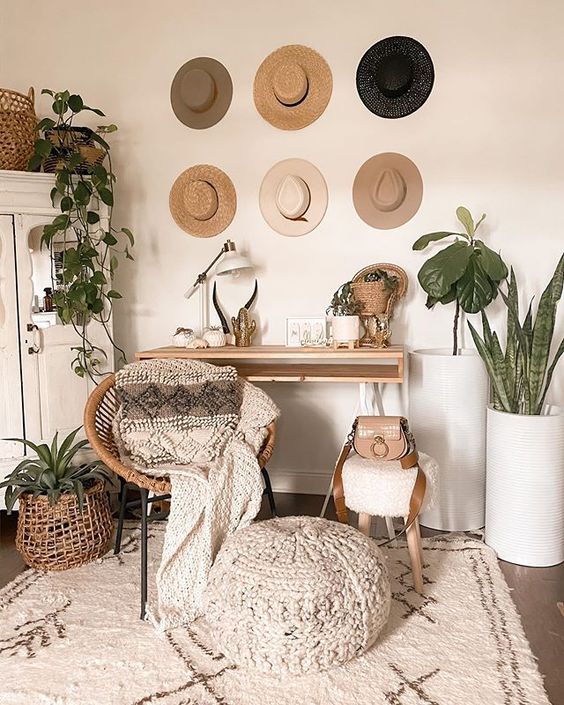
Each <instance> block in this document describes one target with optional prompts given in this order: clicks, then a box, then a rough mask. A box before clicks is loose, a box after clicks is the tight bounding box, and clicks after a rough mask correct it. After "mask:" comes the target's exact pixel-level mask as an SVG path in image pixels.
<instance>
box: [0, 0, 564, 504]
mask: <svg viewBox="0 0 564 705" xmlns="http://www.w3.org/2000/svg"><path fill="white" fill-rule="evenodd" d="M0 13H1V14H0V52H1V53H0V75H1V77H2V78H1V81H0V83H1V84H2V85H6V86H9V87H11V88H15V89H18V90H27V88H28V86H29V85H34V86H35V87H36V88H38V89H39V88H41V87H50V88H54V89H64V88H68V89H69V90H71V91H76V92H79V93H81V94H82V95H83V97H84V98H85V99H86V100H87V102H88V103H90V104H91V105H94V106H98V107H100V108H102V109H103V110H104V111H105V112H106V113H107V115H108V119H109V120H110V121H112V122H116V123H117V124H118V125H119V126H120V131H119V132H118V133H117V135H115V137H114V138H113V145H114V148H113V153H114V155H115V169H116V171H117V173H118V175H119V193H118V202H119V207H118V212H117V219H118V220H119V221H120V222H121V224H123V225H127V226H129V227H131V229H132V230H134V232H135V234H136V238H137V246H136V248H135V250H136V252H135V256H136V262H135V263H127V264H126V265H124V266H123V268H122V269H121V270H120V273H119V281H118V282H117V284H118V288H120V290H121V291H122V292H123V293H124V296H125V298H124V300H123V302H122V303H120V305H119V308H118V309H117V313H116V329H117V333H118V337H119V339H120V340H121V341H123V342H124V343H125V345H126V348H127V350H128V352H129V353H133V352H134V351H135V350H138V349H142V348H147V347H152V346H158V345H162V344H166V343H167V342H168V340H169V337H170V334H171V332H172V331H173V330H174V329H175V327H176V326H178V325H193V324H195V323H196V321H197V300H196V299H194V300H193V301H191V302H187V301H186V300H184V299H183V293H184V291H185V290H186V288H187V287H188V285H189V284H191V283H192V280H193V279H194V277H195V275H196V273H197V272H199V271H201V269H203V268H204V266H205V265H206V264H207V262H208V261H209V260H210V259H211V258H212V256H213V255H214V254H215V253H216V252H217V251H218V250H219V248H220V246H221V244H222V242H223V241H224V236H223V235H221V236H219V237H216V238H213V239H210V240H199V239H196V238H192V237H190V236H188V235H186V234H185V233H183V232H182V231H181V230H179V229H178V228H177V227H176V225H175V224H174V222H173V221H172V219H171V216H170V214H169V211H168V193H169V189H170V187H171V185H172V182H173V181H174V179H175V177H176V176H177V174H178V173H180V172H181V171H182V170H183V169H185V168H186V167H187V166H190V165H192V164H196V163H201V162H208V163H212V164H215V165H217V166H219V167H220V168H222V169H224V170H225V171H226V172H227V173H228V174H229V175H230V176H231V178H232V179H233V182H234V184H235V187H236V189H237V195H238V210H237V215H236V217H235V219H234V221H233V223H232V224H231V226H230V227H229V229H228V231H227V232H225V233H224V235H225V236H228V237H231V238H232V239H234V240H235V241H236V242H237V245H238V246H239V249H240V250H243V251H246V252H247V253H248V254H249V255H250V256H251V257H252V259H253V261H254V262H255V263H256V265H257V266H258V277H259V300H258V305H257V308H256V311H257V312H258V315H259V318H260V323H261V329H262V330H261V340H262V342H265V343H280V342H282V341H283V339H284V322H285V318H286V316H290V315H306V314H319V313H321V312H323V310H324V308H325V306H326V305H327V303H328V300H329V298H330V296H331V294H332V292H333V290H334V289H335V288H336V287H337V286H338V285H339V284H340V283H341V282H343V281H345V280H346V279H347V278H349V277H351V275H353V274H354V273H355V272H356V271H357V270H358V269H360V268H361V267H363V266H364V265H366V264H369V263H371V262H376V261H391V262H396V263H398V264H400V265H401V266H403V267H404V268H406V269H407V271H408V273H409V274H410V276H411V288H410V292H409V296H408V299H407V301H406V303H405V304H404V306H403V307H402V310H401V313H400V315H399V316H398V318H397V320H396V321H395V324H394V339H395V340H396V341H398V342H399V341H402V340H403V341H405V342H406V343H407V344H408V345H409V346H410V347H433V346H448V345H449V344H450V330H451V315H452V311H451V310H450V309H448V310H445V309H443V310H435V311H433V312H428V311H427V310H426V309H425V307H424V305H423V302H424V296H423V295H422V293H421V292H420V291H418V290H417V286H416V280H415V275H416V272H417V270H418V268H419V266H420V265H421V263H422V261H423V256H422V255H421V254H420V253H414V252H412V251H411V244H412V242H413V241H414V240H415V238H416V237H417V236H419V235H420V234H422V233H424V232H427V231H429V230H435V229H443V228H449V227H452V226H454V225H455V221H454V217H453V215H454V209H455V207H456V206H458V205H460V204H465V205H467V206H468V207H469V208H470V209H471V210H472V211H473V212H474V213H476V214H479V213H481V212H482V211H484V212H486V213H487V214H488V218H487V220H486V229H485V233H484V234H485V237H486V239H487V240H488V242H489V243H490V245H491V246H492V247H494V248H496V249H501V250H502V254H503V255H504V257H505V259H506V261H508V262H509V263H512V264H513V265H514V266H515V269H516V271H517V273H518V275H519V277H520V281H521V283H522V286H526V288H527V290H528V291H529V292H530V293H532V292H534V291H539V287H540V286H542V285H544V283H545V282H546V280H547V279H548V277H549V275H550V273H551V272H552V270H553V268H554V266H555V264H556V261H557V258H558V256H559V254H560V253H561V251H562V250H564V238H563V237H562V231H563V223H562V220H563V219H562V194H563V193H564V175H563V170H562V165H563V161H564V159H563V157H564V140H563V137H562V130H563V126H564V97H563V96H564V90H563V89H564V43H563V42H562V39H561V35H562V31H563V29H564V4H562V3H561V2H558V1H557V0H554V1H547V0H545V1H544V2H538V1H537V2H534V1H532V0H528V1H525V0H501V1H500V0H498V1H497V2H495V3H494V2H491V1H489V0H473V1H472V2H467V1H463V0H430V1H429V2H425V3H417V2H403V3H402V2H396V3H390V2H382V0H356V1H355V2H349V3H345V2H335V1H334V0H333V1H331V0H301V1H298V0H286V1H285V2H283V3H280V2H276V3H275V2H271V1H265V0H262V1H261V2H259V0H237V1H236V2H226V1H224V2H215V3H212V2H208V1H205V0H182V1H181V0H161V1H160V2H148V1H147V0H145V1H139V0H137V1H136V2H134V1H133V0H121V1H119V2H116V0H98V2H97V3H96V4H93V5H88V4H78V5H76V4H75V5H73V7H72V9H69V8H65V9H63V10H61V11H60V12H54V10H53V7H52V5H45V4H42V3H38V2H35V1H34V0H0ZM55 23H56V24H55ZM393 34H405V35H409V36H412V37H414V38H416V39H418V40H419V41H421V42H422V43H423V44H424V45H425V46H426V47H427V49H428V50H429V52H430V54H431V56H432V58H433V61H434V64H435V71H436V81H435V87H434V90H433V92H432V94H431V96H430V98H429V100H428V101H427V103H426V104H425V105H424V106H423V108H422V109H420V110H419V111H418V112H416V113H415V114H413V115H411V116H409V117H406V118H403V119H401V120H383V119H380V118H377V117H376V116H374V115H372V114H371V113H369V112H368V111H367V110H366V109H365V108H364V106H363V105H362V103H361V102H360V100H359V98H358V96H357V93H356V88H355V80H354V79H355V70H356V65H357V63H358V61H359V59H360V57H361V56H362V54H363V53H364V51H365V50H366V49H367V48H368V47H369V46H370V45H371V44H373V43H374V42H376V41H378V40H379V39H381V38H383V37H386V36H389V35H393ZM288 43H303V44H306V45H309V46H311V47H313V48H315V49H316V50H318V51H319V52H320V53H321V54H322V55H323V56H324V57H325V58H326V59H327V61H328V62H329V64H330V66H331V69H332V71H333V79H334V89H333V96H332V99H331V102H330V103H329V106H328V108H327V110H326V112H325V113H324V114H323V116H322V117H321V118H320V119H319V120H318V121H317V122H316V123H314V124H313V125H311V126H309V127H308V128H306V129H304V130H301V131H298V132H283V131H280V130H277V129H275V128H273V127H271V126H270V125H269V124H268V123H266V122H264V121H263V120H262V118H260V116H259V115H258V113H257V112H256V110H255V108H254V105H253V101H252V83H253V77H254V74H255V71H256V68H257V67H258V65H259V64H260V62H261V61H262V59H263V58H264V57H265V56H266V55H267V54H268V53H269V52H270V51H272V50H273V49H275V48H277V47H279V46H281V45H283V44H288ZM198 55H208V56H212V57H215V58H217V59H219V60H220V61H222V62H223V63H224V64H225V65H226V66H227V68H228V69H229V71H230V73H231V76H232V78H233V83H234V95H233V103H232V105H231V108H230V110H229V112H228V113H227V116H226V117H225V118H224V119H223V120H222V121H221V122H220V123H219V124H217V125H216V126H215V127H213V128H211V129H209V130H202V131H196V130H190V129H189V128H187V127H185V126H184V125H182V124H181V123H180V122H178V121H177V120H176V118H175V117H174V114H173V113H172V110H171V108H170V103H169V88H170V83H171V80H172V78H173V76H174V74H175V72H176V70H177V69H178V68H179V67H180V66H181V65H182V63H184V62H185V61H186V60H188V59H189V58H191V57H194V56H198ZM47 106H48V103H47V102H46V101H45V100H44V99H42V100H41V101H40V102H39V109H38V113H39V114H44V112H45V109H46V107H47ZM383 151H398V152H402V153H404V154H406V155H407V156H408V157H410V158H411V159H412V160H414V161H415V163H416V164H417V165H418V167H419V169H420V171H421V174H422V176H423V181H424V189H425V190H424V197H423V203H422V206H421V209H420V210H419V212H418V213H417V215H416V216H415V217H414V218H413V219H412V220H411V221H410V222H409V223H407V224H406V225H404V226H403V227H401V228H398V229H397V230H391V231H378V230H374V229H372V228H370V227H368V226H367V225H366V224H365V223H363V222H362V221H361V220H360V219H359V218H358V216H357V215H356V212H355V210H354V208H353V205H352V199H351V185H352V181H353V179H354V175H355V173H356V171H357V169H358V167H359V166H360V164H362V163H363V162H364V161H365V159H367V158H368V157H369V156H371V155H373V154H376V153H378V152H383ZM288 157H302V158H305V159H309V160H311V161H312V162H313V163H314V164H316V165H317V166H318V167H319V168H320V170H321V171H322V173H323V174H324V176H325V178H326V180H327V184H328V187H329V208H328V210H327V214H326V217H325V219H324V220H323V222H322V223H321V225H320V226H319V227H318V228H317V229H316V230H314V231H313V232H312V233H310V234H309V235H306V236H304V237H302V238H296V239H292V238H285V237H283V236H281V235H278V234H277V233H275V232H273V231H271V230H270V229H269V227H268V226H267V225H266V223H265V222H264V221H263V219H262V217H261V214H260V211H259V207H258V197H257V195H258V190H259V186H260V183H261V179H262V177H263V175H264V173H265V172H266V171H267V170H268V169H269V167H270V166H271V165H272V164H273V163H275V162H276V161H278V160H281V159H285V158H288ZM221 286H222V291H224V292H226V293H225V294H224V296H223V298H224V300H226V299H227V296H229V297H232V303H231V305H230V309H231V312H233V311H235V310H236V309H237V308H238V306H239V305H241V304H242V303H243V301H244V300H246V298H248V296H249V295H250V291H251V286H252V281H251V280H249V279H247V280H243V279H241V280H239V281H237V283H236V284H233V285H229V286H227V285H225V286H224V282H223V281H222V282H221ZM539 293H540V292H539ZM563 309H564V306H563ZM561 319H564V311H563V312H561ZM560 329H561V331H562V330H563V329H564V326H562V325H561V326H560ZM269 391H270V393H271V394H272V395H273V397H274V398H275V399H276V401H277V402H278V403H279V404H280V406H281V407H282V410H283V419H282V422H281V438H280V446H279V449H278V452H277V457H276V463H275V471H274V475H275V481H276V482H277V483H278V485H279V486H285V487H288V488H291V487H301V488H302V489H310V490H312V489H316V488H318V487H320V486H321V485H323V484H324V482H325V480H324V478H323V476H322V475H323V474H326V473H328V472H329V471H330V468H331V465H332V463H333V462H334V458H335V455H336V452H337V446H338V443H339V435H340V434H341V433H342V432H343V431H344V429H345V427H346V426H347V424H348V421H349V417H350V415H351V414H352V412H353V408H354V404H355V401H356V389H355V388H354V387H352V386H347V385H343V386H339V387H337V386H329V385H302V386H299V385H288V386H287V387H286V386H285V387H282V386H270V387H269ZM553 396H554V397H555V398H556V399H558V400H562V397H563V396H564V369H561V370H560V375H559V377H558V379H557V380H556V384H555V388H554V394H553ZM384 401H385V403H387V404H388V408H389V409H391V410H395V409H398V408H399V406H400V399H399V396H398V394H397V390H388V391H387V392H386V394H385V398H384ZM461 403H463V400H461Z"/></svg>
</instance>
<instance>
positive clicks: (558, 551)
mask: <svg viewBox="0 0 564 705" xmlns="http://www.w3.org/2000/svg"><path fill="white" fill-rule="evenodd" d="M549 411H550V412H551V413H549V414H547V415H545V416H524V415H521V414H508V413H505V412H503V411H496V410H495V409H493V408H492V407H488V412H487V419H488V426H487V428H488V441H487V475H486V477H487V482H486V536H485V540H486V543H487V544H488V545H489V546H491V547H492V548H493V549H494V550H495V551H496V553H497V555H498V557H499V558H501V559H502V560H504V561H509V562H511V563H518V564H519V565H527V566H535V567H543V566H551V565H556V564H558V563H561V562H562V561H564V411H563V410H562V409H558V408H552V409H550V410H549Z"/></svg>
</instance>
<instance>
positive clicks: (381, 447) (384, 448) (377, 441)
mask: <svg viewBox="0 0 564 705" xmlns="http://www.w3.org/2000/svg"><path fill="white" fill-rule="evenodd" d="M376 448H378V450H376ZM370 450H371V451H372V455H374V457H376V458H385V457H386V456H387V455H388V451H389V448H388V444H387V443H386V441H385V439H384V436H374V440H373V442H372V446H371V448H370Z"/></svg>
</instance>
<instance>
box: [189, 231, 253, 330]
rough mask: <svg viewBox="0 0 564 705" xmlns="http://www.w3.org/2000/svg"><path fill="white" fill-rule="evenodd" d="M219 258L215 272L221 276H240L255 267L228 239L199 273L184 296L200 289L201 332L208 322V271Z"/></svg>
mask: <svg viewBox="0 0 564 705" xmlns="http://www.w3.org/2000/svg"><path fill="white" fill-rule="evenodd" d="M218 260H221V262H219V264H218V265H217V267H216V269H215V273H216V274H217V275H218V276H220V277H222V276H225V275H227V274H231V275H232V276H234V277H238V276H239V274H240V273H241V272H242V271H243V270H245V269H252V268H253V265H252V264H251V262H250V261H249V260H248V259H247V257H244V256H243V255H240V254H238V252H237V249H236V247H235V243H234V242H233V241H232V240H227V241H226V242H224V243H223V247H222V248H221V250H220V252H219V254H218V255H217V256H216V257H214V259H213V260H212V261H211V262H210V264H209V265H208V266H207V267H206V269H205V270H204V271H203V272H202V273H201V274H198V276H197V278H196V281H195V282H194V283H193V284H192V286H191V287H190V289H188V291H187V292H186V293H185V294H184V296H185V298H187V299H189V298H191V297H192V296H193V295H194V294H195V293H196V291H197V290H198V289H199V290H200V334H201V333H202V332H203V331H204V329H205V328H206V326H207V324H208V296H207V287H206V282H207V279H208V272H209V271H210V269H211V268H212V267H213V266H214V264H215V263H216V262H217V261H218Z"/></svg>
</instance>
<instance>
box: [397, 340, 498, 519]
mask: <svg viewBox="0 0 564 705" xmlns="http://www.w3.org/2000/svg"><path fill="white" fill-rule="evenodd" d="M488 390H489V385H488V377H487V374H486V370H485V367H484V364H483V363H482V360H481V358H480V357H479V355H478V354H477V353H476V352H475V351H474V350H463V351H462V352H461V354H459V355H452V351H449V350H446V349H442V348H441V349H433V350H415V351H413V352H412V353H411V355H410V368H409V421H410V426H411V428H412V430H413V433H414V435H415V440H416V442H417V446H418V448H419V449H420V450H422V451H423V452H424V453H428V454H429V455H431V456H432V457H434V458H435V459H436V460H437V462H438V464H439V478H438V490H437V501H436V502H435V504H434V506H433V508H432V509H430V510H428V511H426V512H423V514H422V515H421V523H422V524H423V525H424V526H427V527H430V528H432V529H439V530H441V531H471V530H473V529H479V528H481V527H482V526H484V521H485V492H486V407H487V403H488Z"/></svg>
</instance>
